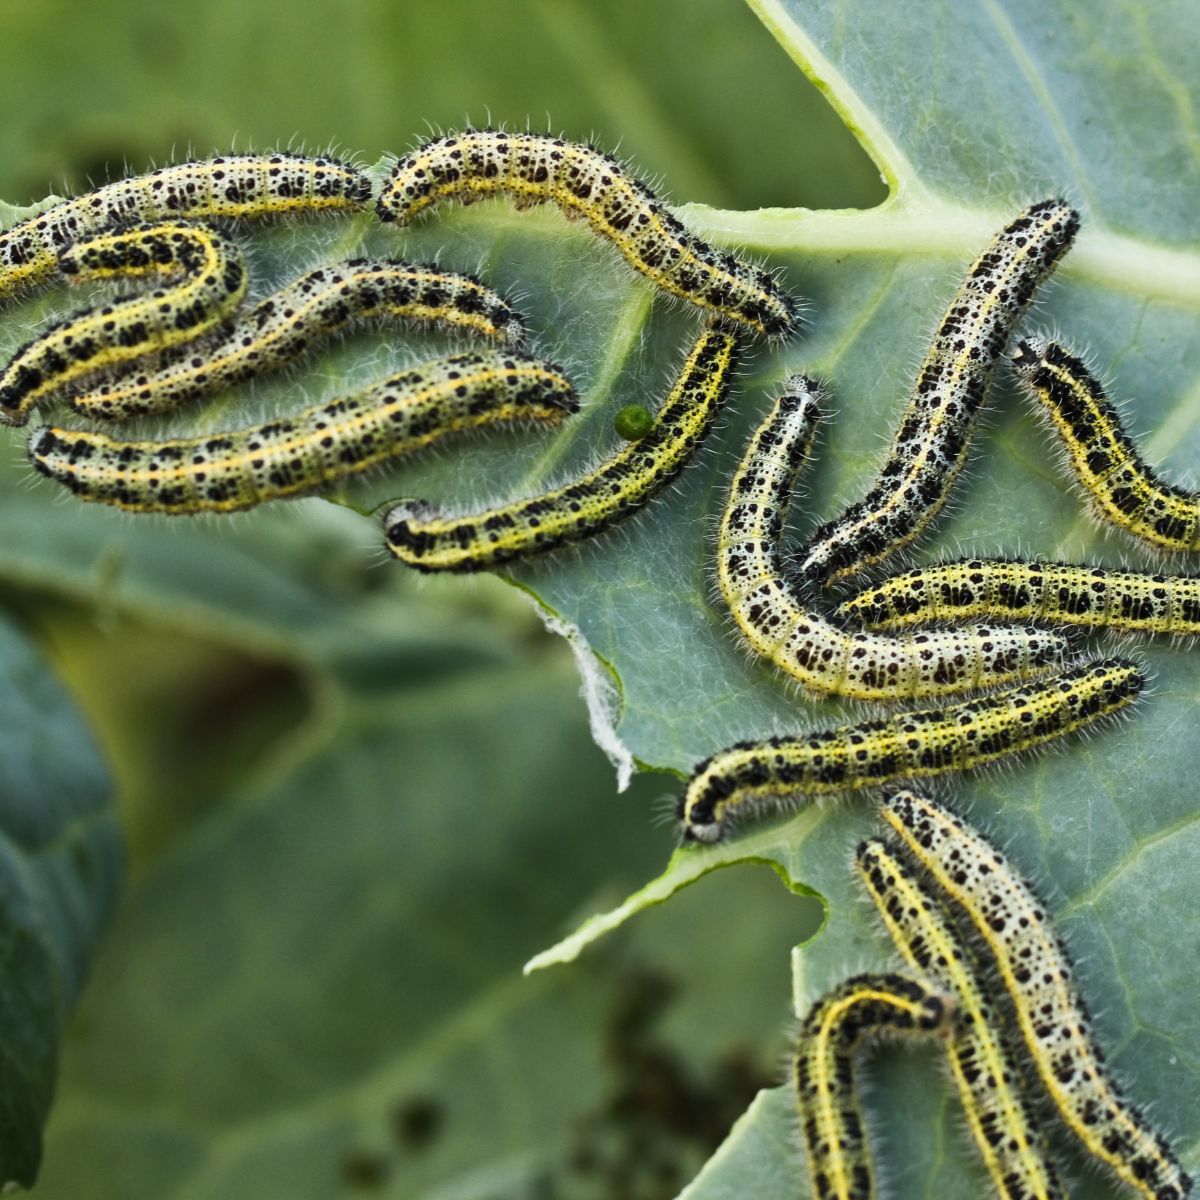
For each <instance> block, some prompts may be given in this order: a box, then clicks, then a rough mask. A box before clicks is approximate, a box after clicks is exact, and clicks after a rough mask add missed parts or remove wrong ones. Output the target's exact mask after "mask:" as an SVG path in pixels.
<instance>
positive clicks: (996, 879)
mask: <svg viewBox="0 0 1200 1200" xmlns="http://www.w3.org/2000/svg"><path fill="white" fill-rule="evenodd" d="M882 813H883V817H884V820H885V821H887V823H888V824H889V825H890V826H891V827H892V828H893V829H894V830H895V831H896V833H897V834H898V835H899V836H900V839H901V841H902V842H903V843H904V846H905V848H906V849H907V850H908V852H909V853H910V854H912V856H913V857H914V858H915V859H916V860H917V862H919V863H920V864H921V866H922V868H923V869H924V870H925V871H926V872H927V874H928V875H929V877H930V878H931V879H932V880H933V881H934V882H935V883H936V884H937V886H938V888H939V889H940V890H941V891H943V892H945V894H946V895H947V896H948V897H949V898H950V900H951V901H952V902H953V903H954V905H956V906H957V907H958V908H959V909H961V910H962V912H963V914H964V915H965V917H966V918H967V920H968V921H969V922H970V924H971V926H972V928H973V929H974V932H975V933H976V935H977V936H978V937H979V939H980V940H981V941H982V942H983V944H984V945H986V946H987V948H988V950H989V951H990V952H991V955H992V958H993V959H994V960H995V964H996V967H997V968H998V971H999V976H1000V979H1001V981H1002V982H1003V984H1004V987H1005V988H1006V989H1007V991H1008V994H1009V997H1010V999H1011V1000H1012V1004H1013V1008H1014V1010H1015V1012H1016V1017H1017V1025H1018V1027H1019V1029H1020V1031H1021V1035H1022V1037H1023V1038H1024V1040H1025V1047H1026V1049H1027V1050H1028V1052H1029V1055H1030V1057H1031V1058H1032V1059H1033V1061H1034V1063H1035V1064H1036V1066H1037V1071H1038V1074H1039V1075H1040V1076H1041V1079H1042V1083H1043V1084H1044V1086H1045V1088H1046V1090H1047V1091H1048V1092H1049V1094H1050V1096H1051V1097H1052V1098H1053V1100H1054V1103H1055V1105H1056V1106H1057V1108H1058V1110H1059V1112H1060V1113H1061V1114H1062V1116H1063V1119H1064V1120H1065V1121H1066V1123H1067V1125H1069V1126H1070V1128H1071V1130H1072V1131H1073V1132H1074V1133H1075V1135H1076V1136H1077V1137H1078V1138H1079V1140H1080V1141H1081V1142H1082V1143H1083V1144H1084V1145H1085V1146H1086V1147H1087V1149H1088V1150H1089V1151H1090V1152H1091V1153H1092V1154H1093V1155H1094V1156H1095V1157H1096V1158H1098V1159H1099V1160H1100V1161H1101V1162H1104V1163H1106V1164H1107V1165H1108V1166H1109V1167H1110V1168H1111V1169H1112V1170H1113V1171H1114V1172H1115V1173H1116V1175H1117V1177H1118V1178H1120V1179H1121V1180H1123V1181H1124V1182H1125V1183H1127V1184H1128V1185H1129V1186H1130V1187H1132V1188H1134V1189H1135V1190H1136V1191H1138V1192H1140V1193H1141V1194H1142V1195H1143V1196H1145V1197H1147V1200H1181V1198H1182V1197H1184V1196H1187V1195H1190V1193H1191V1190H1192V1180H1191V1178H1190V1177H1189V1176H1188V1175H1187V1174H1186V1173H1185V1172H1184V1170H1183V1168H1182V1167H1181V1166H1180V1164H1179V1160H1178V1159H1177V1158H1176V1156H1175V1153H1174V1151H1173V1150H1172V1149H1171V1147H1170V1146H1169V1145H1168V1144H1167V1141H1166V1139H1165V1138H1164V1137H1163V1136H1162V1135H1161V1134H1159V1133H1157V1132H1156V1131H1155V1130H1154V1129H1153V1128H1152V1127H1151V1125H1150V1123H1149V1122H1148V1121H1147V1120H1146V1118H1145V1116H1144V1115H1143V1114H1142V1113H1141V1112H1139V1111H1138V1109H1137V1108H1135V1107H1134V1106H1133V1105H1131V1104H1130V1103H1129V1101H1128V1100H1126V1099H1125V1098H1124V1097H1123V1096H1122V1095H1121V1093H1120V1091H1119V1090H1118V1088H1117V1086H1116V1084H1115V1083H1114V1081H1113V1079H1112V1076H1111V1074H1110V1073H1109V1070H1108V1068H1107V1066H1105V1063H1104V1055H1103V1053H1102V1052H1101V1051H1100V1049H1099V1047H1098V1046H1097V1045H1096V1041H1095V1036H1094V1035H1093V1033H1092V1030H1091V1018H1090V1016H1089V1014H1088V1011H1087V1006H1086V1005H1085V1004H1084V1002H1083V999H1082V998H1081V997H1080V995H1079V990H1078V988H1077V987H1076V984H1075V980H1074V976H1073V971H1072V968H1071V962H1070V959H1069V957H1068V955H1067V952H1066V949H1065V947H1064V946H1063V944H1062V941H1061V940H1060V939H1059V937H1058V935H1057V934H1056V933H1055V931H1054V928H1053V926H1052V925H1051V924H1050V919H1049V917H1048V916H1047V915H1046V909H1045V906H1044V905H1043V904H1042V902H1041V901H1040V900H1039V899H1038V898H1037V896H1036V895H1035V894H1034V891H1033V889H1032V888H1031V887H1030V885H1029V884H1028V883H1027V882H1026V881H1025V880H1024V879H1022V878H1021V876H1020V875H1019V874H1018V873H1017V871H1016V870H1015V868H1014V867H1013V866H1012V864H1011V863H1010V862H1009V861H1008V859H1007V858H1006V857H1005V856H1004V855H1003V854H1001V853H1000V851H999V850H997V849H996V848H995V846H993V845H992V844H991V842H989V841H988V840H987V839H986V838H985V837H983V835H982V834H980V833H978V832H977V831H976V830H974V829H972V828H971V827H970V826H969V825H968V824H967V823H966V822H965V821H963V820H962V818H961V817H957V816H955V815H954V814H953V813H951V812H950V811H948V810H947V809H946V808H945V807H944V806H942V805H941V804H938V803H937V802H936V801H934V800H931V799H930V798H929V797H928V796H923V795H920V794H919V793H916V792H910V791H902V792H898V793H897V794H896V795H894V796H891V797H889V798H888V799H887V800H886V801H885V802H884V805H883V808H882Z"/></svg>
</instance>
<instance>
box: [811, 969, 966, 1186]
mask: <svg viewBox="0 0 1200 1200" xmlns="http://www.w3.org/2000/svg"><path fill="white" fill-rule="evenodd" d="M953 1020H954V1001H953V999H952V998H951V997H950V996H947V995H944V994H942V993H941V992H938V991H935V990H934V989H933V988H931V987H930V986H929V985H928V984H926V983H924V982H922V981H920V980H917V979H910V978H908V977H907V976H905V975H898V974H884V973H882V972H881V973H879V974H870V975H854V976H852V977H851V978H849V979H847V980H846V981H845V982H844V983H841V984H839V985H838V986H837V987H835V988H834V989H833V990H832V991H830V992H828V993H827V994H826V995H824V996H822V997H821V998H820V999H819V1000H818V1001H817V1002H816V1003H815V1004H814V1005H813V1006H812V1008H811V1009H809V1011H808V1014H807V1015H806V1016H805V1018H804V1022H803V1024H802V1025H801V1027H800V1033H799V1036H798V1037H797V1038H796V1045H795V1051H794V1054H793V1058H792V1081H793V1083H794V1085H795V1095H796V1111H797V1113H798V1115H799V1117H800V1130H801V1133H802V1134H803V1135H804V1150H805V1157H806V1159H807V1162H808V1174H809V1179H810V1181H811V1183H812V1195H813V1197H814V1200H874V1196H875V1171H874V1168H873V1166H872V1163H871V1149H870V1147H869V1146H868V1144H867V1136H866V1129H865V1126H864V1123H863V1114H862V1107H861V1105H860V1104H859V1099H858V1089H857V1088H856V1086H855V1062H854V1057H855V1052H856V1051H857V1050H858V1049H859V1047H860V1046H861V1045H862V1044H863V1043H864V1042H865V1041H867V1040H869V1039H872V1038H878V1037H879V1036H881V1035H884V1034H917V1035H920V1034H930V1033H943V1034H944V1033H945V1032H946V1031H947V1030H948V1029H949V1028H950V1026H951V1024H952V1022H953Z"/></svg>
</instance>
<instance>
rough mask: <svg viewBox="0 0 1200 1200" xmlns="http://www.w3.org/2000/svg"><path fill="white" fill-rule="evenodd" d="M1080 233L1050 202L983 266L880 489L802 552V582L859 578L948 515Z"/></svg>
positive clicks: (938, 345)
mask: <svg viewBox="0 0 1200 1200" xmlns="http://www.w3.org/2000/svg"><path fill="white" fill-rule="evenodd" d="M1078 228H1079V214H1078V213H1077V212H1076V211H1075V210H1074V209H1073V208H1071V206H1070V205H1068V204H1066V203H1064V202H1063V201H1062V200H1044V201H1042V202H1041V203H1040V204H1034V205H1033V206H1032V207H1030V208H1027V209H1026V210H1025V211H1024V212H1023V213H1022V214H1021V215H1020V216H1019V217H1018V218H1017V219H1016V220H1015V221H1013V222H1012V223H1011V224H1010V225H1008V226H1007V227H1006V228H1005V229H1003V230H1001V231H1000V233H999V234H997V235H996V237H995V238H993V239H992V242H991V243H990V244H989V245H988V247H987V249H986V250H984V252H983V253H982V254H981V255H980V256H979V258H977V259H976V260H975V263H974V265H973V266H972V267H971V269H970V270H969V271H968V272H967V277H966V279H964V280H963V283H962V285H961V286H960V287H959V289H958V291H957V292H955V294H954V297H953V299H952V300H951V301H950V306H949V307H948V308H947V310H946V313H945V315H944V316H943V317H942V321H941V324H940V325H939V326H938V331H937V333H936V334H935V335H934V339H933V343H932V344H931V345H930V347H929V352H928V354H927V355H926V357H925V362H924V363H923V364H922V366H921V370H920V373H919V374H918V376H917V383H916V386H915V388H914V389H913V392H912V396H911V397H910V399H909V402H908V407H907V408H906V409H905V412H904V415H903V416H902V418H901V421H900V428H899V429H898V430H897V432H896V436H895V439H894V440H893V442H892V446H891V449H890V450H889V451H888V455H887V458H886V459H885V460H884V463H883V466H882V468H881V470H880V472H879V474H878V475H877V476H876V479H875V482H874V483H873V484H872V485H871V488H870V490H869V491H868V492H867V494H866V496H865V497H863V499H862V500H860V501H858V502H857V503H855V504H852V505H850V507H849V508H847V509H846V511H845V512H843V513H842V514H841V515H840V516H838V517H836V518H834V520H832V521H828V522H826V523H825V524H824V525H822V526H821V527H820V528H819V529H817V531H816V532H815V533H814V534H813V535H812V537H811V538H810V539H809V541H808V543H807V545H805V546H804V547H803V548H802V549H801V550H800V551H799V552H798V554H797V555H796V569H797V570H798V572H799V574H800V575H801V576H802V577H804V578H806V579H809V580H811V581H813V582H815V583H828V582H830V581H832V580H835V579H841V578H843V577H846V576H849V575H855V574H857V573H859V572H860V571H863V570H865V569H866V568H867V567H869V566H871V565H872V564H873V563H877V562H880V561H882V560H883V559H885V558H887V557H888V556H889V555H891V554H894V553H895V552H896V551H897V550H900V549H901V548H902V547H904V546H907V545H908V544H909V543H910V542H912V541H913V540H914V539H916V538H917V537H919V536H920V535H921V533H922V532H923V531H924V530H925V529H926V527H927V526H928V525H929V524H930V522H932V521H933V519H934V518H935V517H936V516H937V514H938V513H939V512H940V511H941V509H942V506H943V505H944V504H945V502H946V498H947V497H948V496H949V494H950V489H951V487H952V486H953V484H954V481H955V479H957V477H958V473H959V471H960V470H961V469H962V465H963V463H964V462H965V460H966V456H967V450H968V448H969V445H970V440H971V435H972V432H973V431H974V428H975V424H976V421H977V418H978V416H979V411H980V408H981V407H982V405H983V402H984V400H985V399H986V397H987V391H988V385H989V383H990V381H991V375H992V369H993V367H994V366H995V363H996V360H997V359H998V358H999V357H1000V355H1001V354H1002V353H1003V352H1004V347H1005V344H1006V343H1007V341H1008V335H1009V333H1010V332H1011V330H1012V328H1013V326H1014V325H1015V324H1016V322H1017V319H1018V317H1020V315H1021V313H1022V312H1024V310H1025V306H1026V305H1027V304H1028V303H1029V300H1030V298H1031V297H1032V295H1033V293H1034V291H1035V290H1036V288H1037V286H1038V284H1040V283H1041V282H1042V281H1043V280H1044V279H1045V278H1046V277H1047V276H1048V275H1049V274H1050V272H1051V271H1052V270H1053V269H1054V266H1055V264H1056V263H1057V262H1058V260H1059V259H1060V258H1061V257H1062V256H1063V254H1064V253H1066V251H1067V249H1068V247H1069V246H1070V245H1071V242H1072V241H1073V240H1074V237H1075V233H1076V231H1077V230H1078Z"/></svg>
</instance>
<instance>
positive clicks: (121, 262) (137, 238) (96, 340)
mask: <svg viewBox="0 0 1200 1200" xmlns="http://www.w3.org/2000/svg"><path fill="white" fill-rule="evenodd" d="M58 269H59V271H60V272H61V273H62V274H63V275H64V276H66V277H67V278H68V279H71V280H74V281H77V282H83V281H86V280H96V279H109V278H112V277H123V276H146V275H151V274H163V275H171V274H182V276H183V277H182V279H180V280H179V281H178V282H173V283H171V284H169V285H167V286H164V287H160V288H155V289H154V290H153V291H150V292H146V293H144V294H141V295H136V296H128V297H125V298H124V299H121V300H114V301H113V302H112V303H110V304H102V305H99V306H97V307H96V308H88V309H84V310H83V311H82V312H78V313H75V314H74V315H73V316H71V317H68V318H67V319H66V320H65V321H60V322H59V323H58V324H56V325H53V326H51V327H50V328H49V329H48V330H47V331H46V332H45V333H43V334H41V335H40V336H39V337H36V338H34V339H33V341H31V342H27V343H26V344H25V345H24V346H22V347H21V349H19V350H18V351H17V352H16V354H14V355H13V356H12V358H11V359H9V361H8V364H7V365H6V366H5V367H4V369H3V371H0V422H4V423H5V424H9V425H24V424H25V422H26V421H28V420H29V414H30V413H31V412H32V411H33V410H34V409H35V408H36V407H37V406H38V405H39V404H42V403H44V402H45V401H46V400H48V399H49V398H51V397H53V396H55V395H57V394H59V393H61V392H62V391H63V390H64V389H65V388H67V387H68V386H69V385H70V384H72V383H73V382H74V381H76V380H77V379H80V378H81V377H83V376H86V375H90V374H92V373H93V372H95V371H102V370H112V369H115V368H119V367H120V366H121V365H123V364H125V363H129V362H132V361H133V360H135V359H138V358H141V357H142V356H144V355H147V354H153V353H155V352H157V351H160V350H168V349H170V348H171V347H173V346H178V345H181V344H184V343H188V342H192V341H195V339H196V338H198V337H199V336H200V335H201V334H203V333H205V332H207V331H208V330H210V329H212V328H214V327H215V326H216V325H218V324H220V322H222V321H224V320H225V319H226V318H227V317H228V316H229V315H230V314H231V313H232V312H233V311H234V310H235V309H236V308H237V306H238V305H239V304H240V303H241V302H242V300H243V298H244V297H245V295H246V288H247V286H248V284H249V277H248V275H247V272H246V260H245V257H244V256H243V254H242V251H241V249H240V248H239V247H238V245H237V243H236V242H234V241H231V240H230V239H229V238H227V237H226V236H225V235H224V234H223V233H219V232H218V231H217V230H215V229H211V228H210V227H208V226H207V225H197V224H190V223H188V222H186V221H159V222H155V223H151V224H146V225H135V226H133V227H132V228H130V229H121V230H115V231H107V232H104V233H99V234H96V235H95V236H93V237H88V238H84V239H82V240H81V241H79V242H76V243H75V245H73V246H72V247H71V248H70V249H69V250H64V251H63V252H62V253H61V254H60V255H59V256H58Z"/></svg>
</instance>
